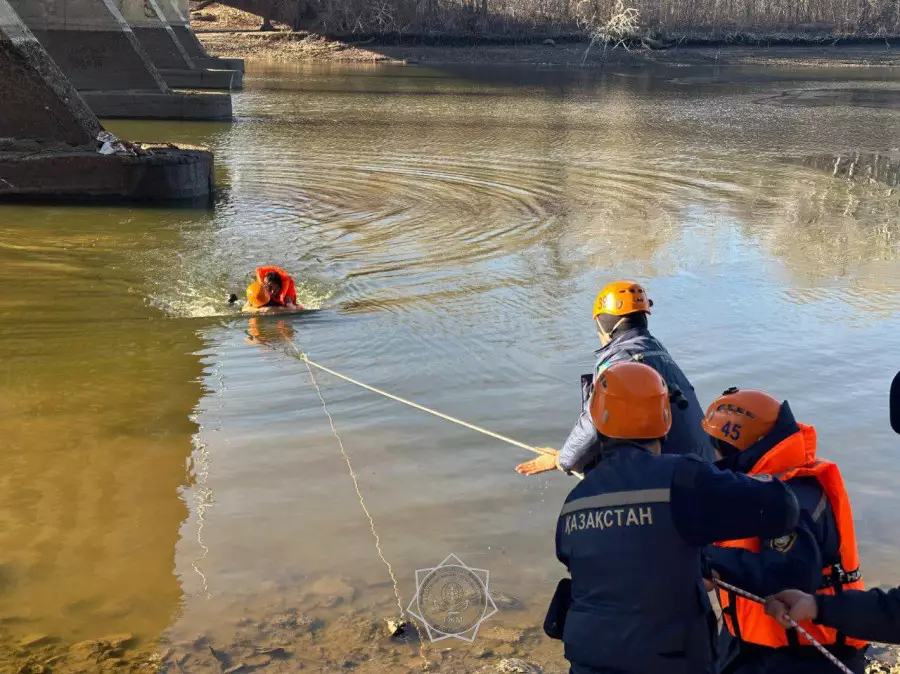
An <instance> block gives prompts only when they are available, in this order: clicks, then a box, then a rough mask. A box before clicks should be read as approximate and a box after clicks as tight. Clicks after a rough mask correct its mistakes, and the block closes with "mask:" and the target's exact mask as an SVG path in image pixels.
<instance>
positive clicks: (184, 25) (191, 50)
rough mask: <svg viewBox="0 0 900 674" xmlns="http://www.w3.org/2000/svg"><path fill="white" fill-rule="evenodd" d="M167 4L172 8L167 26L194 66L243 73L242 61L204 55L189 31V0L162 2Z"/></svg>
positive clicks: (195, 38)
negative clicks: (170, 28) (170, 27)
mask: <svg viewBox="0 0 900 674" xmlns="http://www.w3.org/2000/svg"><path fill="white" fill-rule="evenodd" d="M163 1H164V2H168V3H169V4H170V5H171V7H172V16H171V18H170V20H169V25H171V26H172V30H173V31H174V32H175V37H177V38H178V40H179V41H180V42H181V44H182V45H184V48H185V50H186V51H187V53H188V56H190V57H191V59H192V60H193V61H194V65H196V66H197V67H198V68H207V69H210V70H239V71H240V72H244V59H236V58H228V59H225V58H216V57H212V56H210V55H209V54H207V53H206V49H205V48H204V47H203V44H202V43H201V42H200V40H199V39H197V36H196V35H195V34H194V31H193V30H191V8H190V0H163Z"/></svg>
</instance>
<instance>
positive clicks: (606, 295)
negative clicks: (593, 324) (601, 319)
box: [594, 281, 653, 319]
mask: <svg viewBox="0 0 900 674" xmlns="http://www.w3.org/2000/svg"><path fill="white" fill-rule="evenodd" d="M652 306H653V300H651V299H650V298H648V297H647V291H645V290H644V287H643V286H642V285H640V284H639V283H635V282H634V281H616V282H615V283H610V284H609V285H608V286H606V287H605V288H604V289H603V290H601V291H600V293H599V294H598V295H597V299H596V300H594V318H595V319H596V318H597V316H599V315H600V314H608V315H610V316H625V315H626V314H633V313H635V312H637V311H642V312H644V313H645V314H649V313H650V307H652Z"/></svg>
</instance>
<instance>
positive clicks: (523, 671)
mask: <svg viewBox="0 0 900 674" xmlns="http://www.w3.org/2000/svg"><path fill="white" fill-rule="evenodd" d="M494 671H495V672H499V674H543V671H544V670H542V669H541V668H540V667H538V666H537V665H535V664H533V663H531V662H526V661H525V660H519V659H518V658H507V659H505V660H501V661H500V662H498V663H497V664H496V665H494Z"/></svg>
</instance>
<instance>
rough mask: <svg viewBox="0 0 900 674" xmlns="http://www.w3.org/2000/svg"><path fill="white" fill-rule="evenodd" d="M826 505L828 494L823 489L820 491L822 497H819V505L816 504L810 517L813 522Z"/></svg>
mask: <svg viewBox="0 0 900 674" xmlns="http://www.w3.org/2000/svg"><path fill="white" fill-rule="evenodd" d="M827 505H828V494H826V493H825V492H824V491H823V492H822V498H820V499H819V505H817V506H816V509H815V510H813V514H812V518H813V522H818V521H819V518H820V517H821V516H822V513H824V512H825V506H827Z"/></svg>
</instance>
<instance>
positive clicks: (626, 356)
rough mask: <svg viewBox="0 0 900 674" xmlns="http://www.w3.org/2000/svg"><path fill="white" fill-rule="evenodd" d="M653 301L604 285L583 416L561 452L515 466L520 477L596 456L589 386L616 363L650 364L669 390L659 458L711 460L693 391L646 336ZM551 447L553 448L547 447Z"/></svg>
mask: <svg viewBox="0 0 900 674" xmlns="http://www.w3.org/2000/svg"><path fill="white" fill-rule="evenodd" d="M652 306H653V301H652V300H651V299H650V298H649V297H647V292H646V291H645V290H644V288H643V287H642V286H641V285H639V284H638V283H635V282H634V281H616V282H614V283H610V284H609V285H607V286H606V287H605V288H603V290H601V291H600V293H599V294H598V295H597V299H596V300H595V301H594V314H593V315H594V322H595V323H596V324H597V333H598V336H599V337H600V344H601V345H602V347H603V348H601V349H600V350H599V351H597V352H596V354H595V355H596V356H597V365H596V368H595V370H594V373H593V374H592V375H584V376H583V377H582V392H581V402H582V412H581V416H580V417H579V418H578V422H577V423H576V424H575V428H573V429H572V432H571V433H570V434H569V437H568V439H567V440H566V442H565V444H564V445H563V448H562V450H561V451H557V450H555V449H553V450H551V451H552V454H545V455H541V456H539V457H537V458H536V459H532V460H531V461H526V462H525V463H522V464H519V465H518V466H516V470H517V471H518V472H519V473H521V474H523V475H536V474H537V473H542V472H544V471H548V470H554V469H555V468H559V469H560V470H564V471H572V470H580V471H584V470H587V468H588V467H590V466H591V465H592V464H593V463H594V462H596V461H597V460H599V457H600V450H601V448H600V436H599V434H598V433H597V429H596V428H595V427H594V424H593V423H592V422H591V415H590V412H589V410H588V402H589V400H590V397H591V389H592V388H593V385H594V384H593V382H594V381H595V380H596V378H597V377H598V376H600V374H602V373H603V371H604V370H606V369H607V368H609V367H611V366H612V365H613V364H614V363H620V362H637V363H643V364H644V365H649V366H650V367H652V368H653V369H654V370H656V371H657V372H659V374H660V375H662V377H663V379H665V380H666V384H667V385H668V386H669V389H670V390H671V391H672V392H673V396H672V405H671V412H672V429H671V430H670V431H669V433H668V434H667V435H666V437H665V438H663V440H662V452H663V454H696V455H697V456H699V457H700V458H702V459H705V460H707V461H712V460H713V458H714V455H713V448H712V443H711V442H710V441H709V438H708V437H706V435H705V434H704V433H703V428H702V427H701V422H702V420H703V409H702V408H701V407H700V402H699V401H698V400H697V396H696V394H695V393H694V387H693V386H692V385H691V382H690V381H689V380H688V378H687V377H686V376H685V374H684V372H682V371H681V368H679V367H678V364H677V363H676V362H675V360H674V359H673V358H672V356H671V355H669V352H668V351H666V348H665V347H664V346H663V345H662V343H661V342H660V341H659V340H658V339H656V338H655V337H654V336H653V335H651V334H650V331H649V330H648V328H647V316H649V315H650V308H651V307H652ZM546 449H551V448H549V447H548V448H546Z"/></svg>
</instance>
